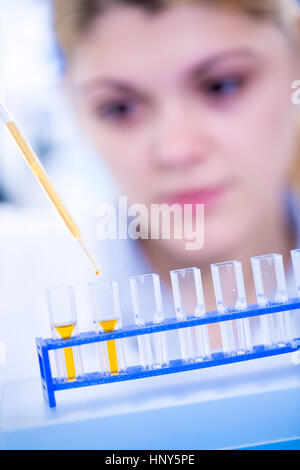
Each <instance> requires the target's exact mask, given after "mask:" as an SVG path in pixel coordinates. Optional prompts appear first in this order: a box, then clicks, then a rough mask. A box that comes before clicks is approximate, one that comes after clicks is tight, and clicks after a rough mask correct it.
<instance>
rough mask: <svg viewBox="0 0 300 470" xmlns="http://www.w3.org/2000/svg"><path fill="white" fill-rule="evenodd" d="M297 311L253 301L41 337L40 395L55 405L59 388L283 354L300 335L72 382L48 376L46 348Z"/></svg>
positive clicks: (298, 344)
mask: <svg viewBox="0 0 300 470" xmlns="http://www.w3.org/2000/svg"><path fill="white" fill-rule="evenodd" d="M297 309H299V310H300V300H299V299H298V298H297V299H289V300H288V301H287V302H285V303H281V304H275V303H274V304H270V305H268V306H266V307H261V306H258V305H256V304H254V305H249V306H248V307H247V309H245V310H243V311H240V310H233V309H232V310H230V311H229V312H228V313H225V314H223V315H220V313H219V312H217V311H212V312H207V313H206V315H205V317H202V318H200V317H195V316H189V317H188V318H187V319H186V320H184V321H178V320H177V319H176V318H174V319H173V318H172V319H167V320H164V321H163V322H161V323H159V324H155V323H147V324H146V325H145V326H143V327H138V326H136V325H132V326H127V327H124V328H122V329H119V330H117V331H115V332H112V333H104V332H103V333H96V332H86V333H81V334H79V335H77V336H74V337H72V338H71V339H68V340H62V339H52V338H48V339H42V338H36V346H37V353H38V358H39V365H40V373H41V382H42V390H43V394H44V398H45V401H46V403H47V404H48V405H49V407H55V406H56V400H55V392H57V391H59V390H68V389H72V388H79V387H88V386H93V385H100V384H106V383H112V382H121V381H125V380H134V379H141V378H144V377H151V376H157V375H165V374H173V373H176V372H184V371H188V370H194V369H202V368H206V367H214V366H219V365H225V364H230V363H234V362H242V361H249V360H251V359H258V358H263V357H268V356H276V355H279V354H286V353H291V352H295V351H297V350H300V338H295V339H293V340H292V341H291V342H289V343H286V344H285V345H280V346H276V345H260V346H258V345H256V346H254V347H253V349H252V350H251V351H249V352H245V353H242V354H240V353H223V352H216V353H212V355H211V357H209V358H207V360H205V359H204V360H202V361H199V362H189V361H185V360H183V359H176V360H171V361H170V362H169V364H168V365H167V366H165V367H161V368H157V369H145V368H143V367H142V366H132V367H128V368H127V369H126V372H121V373H119V374H118V375H106V374H101V373H99V372H91V373H86V374H84V375H82V376H78V377H77V379H76V380H74V381H68V380H67V379H58V378H54V377H53V376H52V371H51V366H50V358H49V351H51V350H57V349H64V348H67V347H74V346H82V345H85V344H91V343H97V342H101V341H109V340H118V339H120V338H127V337H133V336H138V335H145V334H149V333H156V332H159V331H169V330H178V329H180V328H187V327H193V326H198V325H208V324H212V323H220V322H226V321H230V320H237V319H239V318H250V317H257V316H261V315H268V314H276V313H278V312H286V311H290V310H297Z"/></svg>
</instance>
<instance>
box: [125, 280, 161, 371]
mask: <svg viewBox="0 0 300 470" xmlns="http://www.w3.org/2000/svg"><path fill="white" fill-rule="evenodd" d="M129 282H130V291H131V300H132V306H133V312H134V316H135V323H136V324H137V325H138V326H144V325H146V324H147V323H161V322H162V321H163V320H164V316H163V308H162V297H161V289H160V280H159V276H158V275H157V274H146V275H142V276H132V277H130V279H129ZM137 338H138V346H139V354H140V362H141V365H142V366H143V367H144V368H146V369H148V368H159V367H162V366H164V365H167V364H168V362H169V360H168V353H167V344H166V336H165V333H163V332H157V333H151V334H149V335H139V336H138V337H137Z"/></svg>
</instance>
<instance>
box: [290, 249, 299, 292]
mask: <svg viewBox="0 0 300 470" xmlns="http://www.w3.org/2000/svg"><path fill="white" fill-rule="evenodd" d="M291 257H292V263H293V268H294V275H295V281H296V288H297V293H298V297H300V249H297V250H292V251H291Z"/></svg>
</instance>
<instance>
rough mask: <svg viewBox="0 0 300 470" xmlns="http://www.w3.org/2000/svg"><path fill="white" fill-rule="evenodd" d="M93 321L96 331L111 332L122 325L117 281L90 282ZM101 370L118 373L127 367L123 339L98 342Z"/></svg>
mask: <svg viewBox="0 0 300 470" xmlns="http://www.w3.org/2000/svg"><path fill="white" fill-rule="evenodd" d="M89 293H90V300H91V306H92V315H93V323H94V328H95V331H96V332H100V331H101V332H103V331H104V332H105V333H111V332H112V331H115V330H116V329H120V328H121V327H122V322H121V308H120V299H119V287H118V283H117V282H116V281H105V280H101V281H100V280H99V281H96V282H91V283H89ZM96 351H97V358H98V366H99V372H101V373H103V374H111V375H117V374H119V372H122V371H124V370H125V368H126V365H125V363H126V361H125V351H124V344H123V341H122V339H117V340H109V341H106V342H104V341H101V342H99V343H96Z"/></svg>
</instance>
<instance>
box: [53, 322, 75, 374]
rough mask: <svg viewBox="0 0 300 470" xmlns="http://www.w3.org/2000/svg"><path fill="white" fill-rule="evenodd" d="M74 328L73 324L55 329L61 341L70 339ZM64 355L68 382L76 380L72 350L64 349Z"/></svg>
mask: <svg viewBox="0 0 300 470" xmlns="http://www.w3.org/2000/svg"><path fill="white" fill-rule="evenodd" d="M74 328H75V324H74V323H70V324H68V325H62V326H56V327H55V329H56V331H57V333H58V334H59V335H60V336H61V337H62V339H70V338H71V336H72V333H73V331H74ZM64 355H65V361H66V368H67V377H68V380H69V381H72V380H76V372H75V363H74V355H73V350H72V348H65V349H64Z"/></svg>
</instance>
